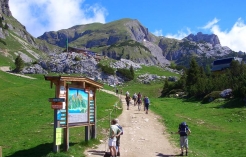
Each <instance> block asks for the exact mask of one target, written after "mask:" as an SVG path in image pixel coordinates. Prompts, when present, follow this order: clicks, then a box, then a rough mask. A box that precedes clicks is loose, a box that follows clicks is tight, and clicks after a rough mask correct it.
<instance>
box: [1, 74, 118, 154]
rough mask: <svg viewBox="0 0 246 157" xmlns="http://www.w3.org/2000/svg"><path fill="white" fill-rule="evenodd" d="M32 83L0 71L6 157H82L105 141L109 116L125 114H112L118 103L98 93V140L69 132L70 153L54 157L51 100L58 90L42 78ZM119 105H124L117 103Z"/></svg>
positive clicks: (78, 130) (80, 132)
mask: <svg viewBox="0 0 246 157" xmlns="http://www.w3.org/2000/svg"><path fill="white" fill-rule="evenodd" d="M31 76H32V77H35V78H37V79H34V80H31V79H26V78H22V77H18V76H14V75H10V74H7V73H4V72H2V71H0V80H1V81H0V91H1V92H0V113H1V116H0V128H1V131H0V146H1V147H2V154H3V157H53V156H56V157H61V156H64V157H66V156H70V155H73V156H74V157H81V156H84V155H83V152H84V150H85V149H86V148H87V147H91V146H94V145H95V144H98V143H99V139H106V138H107V136H106V135H107V132H106V129H107V128H108V127H109V120H110V117H109V113H110V112H112V118H115V117H117V116H118V115H119V114H121V112H122V110H113V111H112V109H113V107H114V104H115V103H118V101H119V99H118V98H117V97H115V96H112V95H110V94H106V93H104V92H99V91H97V93H96V96H97V109H98V112H97V120H98V123H97V132H98V134H97V139H95V140H90V141H89V142H85V140H84V139H85V132H84V127H77V128H70V129H69V131H70V133H69V135H70V139H69V140H70V149H69V151H68V152H64V151H63V146H60V148H61V152H60V153H56V154H55V153H53V152H52V150H53V122H54V120H53V117H54V110H53V109H51V104H50V102H48V98H52V97H54V95H55V88H54V87H53V88H52V89H51V88H50V82H49V81H45V80H44V76H43V75H31ZM118 105H121V104H120V103H118Z"/></svg>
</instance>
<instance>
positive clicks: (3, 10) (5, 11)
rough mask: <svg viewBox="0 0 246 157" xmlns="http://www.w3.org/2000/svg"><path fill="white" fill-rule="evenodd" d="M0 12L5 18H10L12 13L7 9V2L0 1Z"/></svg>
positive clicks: (5, 0)
mask: <svg viewBox="0 0 246 157" xmlns="http://www.w3.org/2000/svg"><path fill="white" fill-rule="evenodd" d="M0 6H1V10H0V13H3V14H5V15H7V16H12V13H11V11H10V9H9V0H0Z"/></svg>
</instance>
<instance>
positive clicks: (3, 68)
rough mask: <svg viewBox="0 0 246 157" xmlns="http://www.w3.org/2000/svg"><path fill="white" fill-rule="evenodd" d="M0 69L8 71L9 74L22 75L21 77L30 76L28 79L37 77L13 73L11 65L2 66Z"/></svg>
mask: <svg viewBox="0 0 246 157" xmlns="http://www.w3.org/2000/svg"><path fill="white" fill-rule="evenodd" d="M0 70H1V71H4V72H7V73H8V74H11V75H15V76H20V77H24V78H28V79H36V78H34V77H30V76H26V75H22V74H17V73H12V72H10V67H9V66H2V67H0Z"/></svg>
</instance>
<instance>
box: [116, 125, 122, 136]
mask: <svg viewBox="0 0 246 157" xmlns="http://www.w3.org/2000/svg"><path fill="white" fill-rule="evenodd" d="M117 126H118V128H119V129H120V130H121V134H120V135H123V128H122V126H120V125H117Z"/></svg>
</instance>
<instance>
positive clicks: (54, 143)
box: [53, 109, 59, 153]
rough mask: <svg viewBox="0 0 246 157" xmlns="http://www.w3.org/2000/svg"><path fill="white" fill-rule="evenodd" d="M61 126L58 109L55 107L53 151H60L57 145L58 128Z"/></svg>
mask: <svg viewBox="0 0 246 157" xmlns="http://www.w3.org/2000/svg"><path fill="white" fill-rule="evenodd" d="M58 127H59V121H58V120H57V109H54V131H53V152H55V153H57V152H59V146H58V145H56V128H58Z"/></svg>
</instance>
